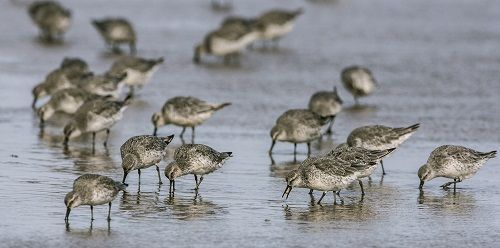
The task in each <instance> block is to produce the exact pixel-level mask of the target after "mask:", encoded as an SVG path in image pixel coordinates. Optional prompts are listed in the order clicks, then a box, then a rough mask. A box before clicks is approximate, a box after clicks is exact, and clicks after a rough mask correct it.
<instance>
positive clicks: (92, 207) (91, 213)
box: [90, 205, 94, 220]
mask: <svg viewBox="0 0 500 248" xmlns="http://www.w3.org/2000/svg"><path fill="white" fill-rule="evenodd" d="M90 220H94V206H92V205H90Z"/></svg>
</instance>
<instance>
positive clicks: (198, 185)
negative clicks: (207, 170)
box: [196, 176, 203, 191]
mask: <svg viewBox="0 0 500 248" xmlns="http://www.w3.org/2000/svg"><path fill="white" fill-rule="evenodd" d="M202 181H203V176H201V177H200V181H199V182H197V183H196V191H198V189H200V184H201V182H202Z"/></svg>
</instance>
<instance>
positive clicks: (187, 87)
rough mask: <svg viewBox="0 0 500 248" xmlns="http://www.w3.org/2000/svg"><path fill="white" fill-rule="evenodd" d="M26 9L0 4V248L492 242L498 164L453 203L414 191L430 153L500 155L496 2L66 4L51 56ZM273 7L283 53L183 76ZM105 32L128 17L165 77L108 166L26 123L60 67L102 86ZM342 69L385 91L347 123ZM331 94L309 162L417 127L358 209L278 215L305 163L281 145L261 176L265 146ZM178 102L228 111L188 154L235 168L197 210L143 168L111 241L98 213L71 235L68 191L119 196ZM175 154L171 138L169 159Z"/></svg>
mask: <svg viewBox="0 0 500 248" xmlns="http://www.w3.org/2000/svg"><path fill="white" fill-rule="evenodd" d="M26 2H28V1H22V0H17V1H16V0H12V1H2V2H1V3H0V22H1V23H3V24H6V25H0V32H1V33H2V37H1V38H0V55H1V56H0V99H1V106H0V130H1V132H2V138H3V142H2V143H1V144H0V164H1V166H2V170H1V172H0V219H1V221H0V240H1V241H2V242H1V243H0V246H6V247H7V246H16V245H21V244H22V245H23V246H37V247H40V246H78V247H79V246H98V245H99V246H111V247H123V246H131V245H134V244H147V245H148V246H150V247H159V246H161V247H164V246H171V245H172V246H174V247H181V246H189V247H191V246H200V247H202V246H211V247H213V246H225V247H234V246H244V247H247V246H251V247H268V246H294V247H301V246H313V245H314V246H318V247H324V246H327V245H328V246H331V245H340V246H347V245H350V246H375V247H379V246H419V247H428V246H455V247H456V246H472V245H480V246H484V247H487V246H494V244H495V243H496V242H498V240H499V239H500V234H499V233H500V214H499V213H500V204H499V203H500V188H499V186H498V184H497V181H498V180H497V178H498V175H499V174H500V160H499V159H493V160H491V161H489V162H488V163H487V164H486V166H484V168H482V169H481V171H479V172H478V173H477V175H476V176H475V177H474V178H472V179H470V180H467V181H465V182H463V183H461V184H460V187H459V189H458V190H457V192H456V193H453V192H450V191H444V190H441V189H440V188H439V185H441V184H442V183H444V182H446V180H444V179H435V180H434V181H431V182H428V183H427V184H426V185H425V189H424V194H421V193H420V192H419V190H418V189H417V187H418V178H417V176H416V171H417V169H418V167H419V166H420V165H421V164H423V163H425V161H426V160H427V157H428V155H429V153H430V152H431V151H432V150H433V149H434V148H435V147H437V146H439V145H442V144H459V145H465V146H468V147H471V148H475V149H478V150H482V151H489V150H493V149H498V148H499V144H500V135H498V134H499V133H500V132H499V131H500V128H499V127H500V126H499V123H500V115H499V114H498V113H499V111H498V106H499V103H500V101H499V100H498V94H499V93H500V84H499V83H498V72H497V71H498V70H497V68H498V66H499V65H500V59H499V58H498V56H497V53H495V51H497V50H498V49H497V47H498V40H499V38H500V33H499V32H498V23H499V21H500V15H499V14H500V13H499V12H500V3H499V2H498V1H492V0H490V1H486V0H481V1H465V0H462V1H456V0H445V1H431V0H428V1H421V0H418V1H417V0H413V1H397V0H380V1H376V2H375V1H360V0H357V1H356V0H354V1H349V0H339V1H327V0H325V1H299V0H296V1H281V0H273V1H264V0H255V1H234V9H233V10H232V12H221V11H213V10H211V8H210V4H209V1H181V0H175V1H174V0H172V1H160V0H156V1H147V2H145V3H144V2H142V1H126V2H124V1H118V0H114V1H105V2H102V1H95V0H91V1H68V2H67V3H66V5H67V6H69V7H70V8H71V9H72V10H73V13H74V24H73V27H72V29H71V30H70V31H69V32H68V33H67V36H66V42H65V43H64V44H58V45H45V44H42V43H40V42H39V41H38V40H37V38H36V34H37V30H36V29H35V28H34V26H33V25H32V24H31V23H30V20H29V18H28V17H27V15H26V11H25V9H24V8H25V3H26ZM65 2H66V1H65ZM403 2H404V3H403ZM96 6H99V7H96ZM272 7H283V8H290V9H291V8H297V7H303V8H304V9H305V14H304V15H303V16H301V17H300V19H299V21H298V22H297V25H296V28H295V30H294V31H293V32H292V33H290V35H289V36H288V37H286V38H285V39H284V40H282V42H281V43H280V47H279V49H277V50H262V49H257V50H254V51H247V52H245V53H244V55H243V56H242V58H241V62H240V63H239V64H238V65H231V66H223V65H222V64H221V63H220V61H218V60H217V59H213V58H207V59H205V63H204V64H202V65H198V66H197V65H194V64H193V63H192V62H191V58H192V48H193V47H194V44H195V43H196V42H198V41H199V40H201V39H202V37H203V35H204V33H205V32H207V31H209V30H210V29H212V28H214V27H216V26H217V25H218V23H219V22H220V21H221V19H222V18H223V17H224V16H226V15H228V14H240V15H245V16H252V15H257V14H258V13H260V12H261V11H263V10H265V9H269V8H272ZM107 15H112V16H127V17H129V18H130V19H131V20H132V21H133V23H134V25H135V27H136V29H137V31H138V36H139V41H138V49H139V50H138V53H139V55H141V56H146V57H156V56H164V57H165V61H166V62H165V63H164V65H162V67H161V68H160V69H159V71H158V72H157V74H155V76H154V77H153V79H152V81H151V82H150V84H149V85H147V86H146V87H145V88H144V89H143V90H142V91H140V95H139V96H138V99H136V100H135V101H134V102H133V104H132V106H131V107H129V109H128V110H127V111H126V112H125V115H124V118H123V120H122V121H121V122H120V123H118V124H117V125H116V126H115V127H114V128H113V129H112V132H111V138H110V145H109V147H108V149H107V150H106V149H104V148H103V147H102V145H101V143H98V144H97V147H96V151H95V154H93V153H92V149H91V147H90V144H89V143H88V141H90V139H89V137H84V138H83V139H78V140H76V141H73V142H71V143H70V148H69V150H66V151H65V150H64V149H63V147H62V145H61V141H62V139H61V133H62V131H61V126H62V125H63V123H64V120H65V118H66V117H59V119H56V120H54V121H52V122H53V123H52V125H51V127H48V128H47V129H46V130H44V133H41V132H40V129H39V128H38V121H37V120H36V118H35V115H34V113H33V111H32V110H31V108H30V103H31V99H32V98H31V88H32V87H33V86H34V85H35V84H36V83H38V82H39V81H40V80H41V79H42V78H43V77H44V76H45V74H46V73H47V72H49V71H50V70H52V69H53V68H55V67H57V66H58V64H59V63H60V61H61V59H62V58H63V57H64V56H80V57H82V58H84V59H85V60H87V61H88V63H89V64H90V66H91V68H92V69H93V70H94V71H96V72H98V73H100V72H103V71H105V70H106V69H108V68H109V66H110V64H111V63H112V61H113V60H114V59H115V58H116V56H115V55H111V54H109V53H107V52H106V50H105V47H104V44H103V42H102V41H101V39H100V37H98V35H97V32H96V31H95V30H93V28H92V27H91V25H90V24H89V20H90V19H91V18H98V17H103V16H107ZM9 24H10V25H9ZM351 64H363V65H366V66H367V67H369V68H371V69H372V70H373V72H374V74H375V77H376V78H377V79H378V81H379V82H380V84H381V88H380V89H379V90H378V92H376V93H375V94H374V95H373V96H370V97H368V98H366V99H362V103H363V106H362V107H352V106H353V100H352V98H351V97H350V96H349V95H348V93H347V92H346V91H345V90H344V89H343V88H342V87H341V86H340V84H339V72H340V70H341V69H342V68H343V67H345V66H347V65H351ZM333 84H336V85H338V86H339V91H340V94H341V97H342V98H343V99H344V101H345V105H344V111H343V112H342V113H341V114H339V116H338V118H337V120H336V122H335V126H334V135H333V136H332V137H329V138H325V139H323V141H322V142H321V143H315V144H313V153H314V154H320V153H325V152H327V151H328V150H329V149H331V148H332V147H333V146H334V145H335V144H338V143H341V142H343V141H344V140H345V138H346V137H347V135H348V133H349V131H350V130H351V129H353V128H355V127H358V126H361V125H365V124H376V123H377V124H386V125H392V126H405V125H410V124H413V123H416V122H420V123H421V125H422V126H421V128H420V130H419V131H418V132H417V133H416V134H415V135H414V136H413V137H412V138H411V139H410V140H408V142H406V143H405V144H404V145H403V146H402V147H401V148H400V149H398V151H397V152H395V153H394V154H393V155H391V156H390V157H389V158H387V159H386V160H385V165H386V170H387V172H388V174H387V175H386V176H384V177H383V178H382V177H381V172H380V170H377V171H376V173H375V174H374V175H373V177H372V181H371V183H369V182H365V185H366V186H365V190H366V193H367V194H366V196H365V197H364V198H363V199H361V197H360V194H359V189H358V186H357V185H353V187H352V188H351V189H348V190H345V191H344V192H342V195H343V197H344V204H342V205H340V204H339V205H333V204H332V202H333V197H332V195H331V193H330V194H329V195H328V196H327V197H326V198H325V200H324V204H323V206H318V205H314V204H311V203H310V202H311V199H310V197H309V195H308V194H307V190H305V189H294V190H293V191H292V193H291V194H290V198H289V199H288V200H286V201H284V200H282V199H281V193H282V191H283V190H284V188H285V183H284V180H283V177H284V175H286V173H287V172H288V171H289V170H291V169H293V168H295V167H296V166H297V165H298V162H300V161H302V160H303V159H304V158H305V152H306V150H305V149H306V148H305V145H301V146H299V151H300V154H299V155H298V156H297V162H294V158H293V155H292V154H291V152H292V149H293V146H292V145H290V144H281V143H280V144H278V145H277V146H276V149H275V151H276V154H275V155H274V156H273V158H272V159H273V160H274V163H272V161H271V159H270V158H269V156H268V155H267V150H268V148H269V145H270V138H269V134H268V133H269V130H270V128H271V127H272V125H273V124H274V121H275V119H276V117H277V116H279V115H280V114H281V113H282V112H284V111H285V110H287V109H289V108H303V107H306V106H307V102H308V99H309V97H310V95H312V93H313V92H315V91H318V90H325V89H331V88H332V86H333ZM176 95H193V96H197V97H200V98H202V99H206V100H208V101H213V102H222V101H230V102H232V103H233V105H232V106H230V107H228V108H226V109H224V110H221V111H220V112H219V113H217V114H215V115H214V116H213V118H212V119H210V120H209V121H207V122H206V123H205V124H204V125H203V126H201V127H199V128H198V129H197V136H196V142H197V143H204V144H208V145H210V146H212V147H214V148H215V149H218V150H221V151H222V150H224V151H226V150H227V151H232V152H234V157H233V158H231V159H230V160H229V161H228V162H227V164H226V165H225V166H224V167H223V168H222V169H221V170H219V171H217V172H215V173H213V174H211V175H208V176H207V177H206V178H205V180H204V181H203V184H202V186H201V191H200V193H199V195H198V196H195V194H194V191H193V190H192V188H193V187H194V182H193V178H192V177H190V176H187V177H185V178H181V179H180V180H179V181H178V183H177V193H176V196H175V198H173V199H171V198H169V196H168V185H162V186H161V187H159V186H158V184H157V180H156V179H157V178H156V171H155V170H154V169H153V168H151V169H146V170H144V171H143V173H142V178H141V181H142V184H141V187H140V189H139V188H138V185H137V174H135V173H132V174H130V176H129V177H128V179H127V181H128V183H129V184H130V185H129V187H128V189H127V192H126V193H123V194H122V193H120V194H119V196H118V197H117V199H116V200H115V201H114V202H113V208H112V218H113V219H112V221H111V222H110V223H109V225H108V223H107V221H106V214H107V212H106V211H107V207H106V206H98V207H96V208H95V217H96V220H95V221H94V222H93V223H91V222H90V211H89V209H88V207H80V208H77V209H75V210H73V211H72V214H71V219H70V224H69V226H66V225H65V223H64V220H63V218H64V213H65V207H64V204H63V198H64V195H65V193H66V192H68V191H69V190H70V188H71V185H72V182H73V180H74V179H75V178H76V177H78V176H79V175H82V174H84V173H99V174H103V175H107V176H111V177H113V178H115V179H117V180H119V179H120V178H121V176H122V170H121V166H120V162H121V159H120V155H119V147H120V145H121V144H122V143H123V142H125V140H127V138H129V137H131V136H133V135H138V134H149V133H151V132H152V125H151V124H150V116H151V114H152V113H153V112H155V111H157V110H159V109H160V108H161V106H162V104H163V103H164V101H165V100H166V99H168V98H170V97H173V96H176ZM171 133H175V134H179V133H180V129H179V128H176V127H171V126H170V127H164V128H162V129H160V134H161V135H169V134H171ZM187 134H188V137H189V134H190V132H188V133H187ZM98 140H99V141H100V140H101V137H99V139H98ZM180 143H181V142H180V140H179V139H178V138H175V139H174V142H173V144H172V145H171V149H172V150H171V151H173V149H175V147H177V146H179V145H180ZM168 160H169V159H167V161H168ZM167 161H166V162H164V163H162V164H161V167H162V169H163V168H164V166H165V165H166V163H167ZM163 180H164V181H166V178H164V177H163ZM318 197H319V193H318V192H317V193H316V196H315V199H316V200H317V199H318Z"/></svg>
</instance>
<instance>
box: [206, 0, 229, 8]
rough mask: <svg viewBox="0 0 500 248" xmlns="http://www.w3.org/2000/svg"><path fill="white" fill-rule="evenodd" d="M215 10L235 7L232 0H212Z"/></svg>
mask: <svg viewBox="0 0 500 248" xmlns="http://www.w3.org/2000/svg"><path fill="white" fill-rule="evenodd" d="M211 2H212V8H213V9H214V10H230V9H231V8H232V7H233V4H232V1H231V0H211Z"/></svg>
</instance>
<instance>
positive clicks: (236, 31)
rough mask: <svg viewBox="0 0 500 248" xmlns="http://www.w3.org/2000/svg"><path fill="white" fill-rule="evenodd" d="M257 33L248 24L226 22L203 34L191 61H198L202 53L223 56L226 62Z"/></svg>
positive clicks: (253, 38)
mask: <svg viewBox="0 0 500 248" xmlns="http://www.w3.org/2000/svg"><path fill="white" fill-rule="evenodd" d="M257 36H258V33H257V32H256V31H255V29H253V28H250V26H245V25H241V23H240V24H236V23H235V22H232V23H226V24H224V25H222V26H221V27H220V28H219V29H217V30H214V31H212V32H209V33H208V34H207V35H205V37H204V39H203V41H202V42H201V43H200V44H198V45H197V46H196V47H195V49H194V56H193V61H194V62H195V63H199V62H200V59H201V56H202V55H203V54H211V55H215V56H220V57H223V58H224V62H226V63H228V62H229V59H230V58H231V56H234V55H237V54H238V53H239V52H240V51H241V50H243V49H244V48H246V47H247V46H248V45H249V44H250V43H252V42H253V41H255V39H257Z"/></svg>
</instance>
